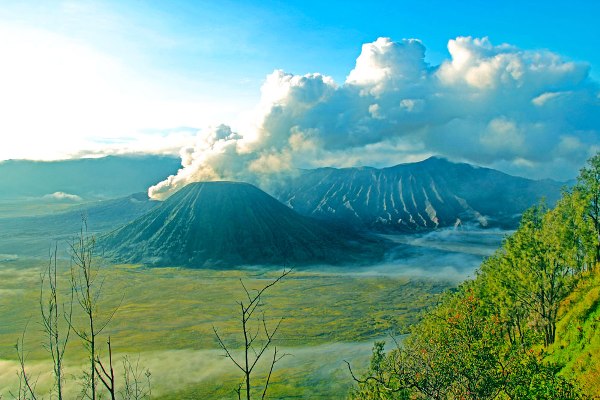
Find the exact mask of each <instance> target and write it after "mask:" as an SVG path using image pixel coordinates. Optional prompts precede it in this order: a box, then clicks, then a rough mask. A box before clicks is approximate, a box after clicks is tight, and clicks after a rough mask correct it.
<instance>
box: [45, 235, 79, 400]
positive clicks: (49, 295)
mask: <svg viewBox="0 0 600 400" xmlns="http://www.w3.org/2000/svg"><path fill="white" fill-rule="evenodd" d="M57 250H58V249H57V246H56V245H55V247H54V251H53V252H52V253H51V254H50V260H49V262H48V267H47V269H46V270H45V271H44V272H43V273H42V274H41V276H40V281H41V283H40V314H41V316H42V329H43V331H44V333H45V334H46V337H47V342H46V344H45V346H44V347H45V348H46V350H47V351H48V352H49V353H50V356H51V359H52V373H53V375H54V386H55V390H56V397H57V398H58V400H62V398H63V383H64V382H63V380H64V377H63V359H64V356H65V350H66V348H67V344H68V342H69V336H70V333H71V322H72V317H73V293H74V290H73V289H74V288H73V287H72V288H71V296H70V299H69V301H68V303H67V304H68V305H67V306H65V304H60V303H59V297H58V289H59V286H58V272H57V271H58V268H57V263H56V255H57ZM46 285H47V287H46ZM65 308H67V309H65ZM63 319H64V322H65V323H63V324H61V321H62V320H63ZM65 325H66V326H65Z"/></svg>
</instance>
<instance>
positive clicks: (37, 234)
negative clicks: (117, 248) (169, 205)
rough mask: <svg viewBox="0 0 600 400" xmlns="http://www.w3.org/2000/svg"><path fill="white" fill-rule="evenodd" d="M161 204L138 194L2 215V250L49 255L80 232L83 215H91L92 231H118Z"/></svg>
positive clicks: (96, 232)
mask: <svg viewBox="0 0 600 400" xmlns="http://www.w3.org/2000/svg"><path fill="white" fill-rule="evenodd" d="M159 204H160V202H158V201H154V200H150V199H148V195H147V194H146V193H137V194H132V195H130V196H126V197H122V198H119V199H111V200H101V201H94V202H89V203H85V204H80V205H74V206H71V207H70V208H69V209H68V210H67V211H61V212H56V213H49V214H45V215H38V216H32V217H14V218H0V253H8V254H20V255H28V256H34V257H45V256H46V255H47V254H48V249H49V248H50V247H53V246H54V244H55V242H56V241H58V242H60V243H63V242H64V241H67V242H69V241H70V240H71V239H72V238H73V237H74V236H76V235H77V234H78V233H79V231H80V229H81V217H82V215H83V216H85V217H86V218H87V221H88V229H89V233H92V234H98V233H100V232H103V231H104V232H106V231H111V230H114V229H115V228H117V227H119V226H122V225H124V224H126V223H127V222H130V221H132V220H134V219H136V218H138V217H139V216H141V215H143V214H145V213H146V212H148V211H150V210H151V209H152V208H154V207H156V206H157V205H159ZM61 246H62V245H61ZM62 256H66V254H62Z"/></svg>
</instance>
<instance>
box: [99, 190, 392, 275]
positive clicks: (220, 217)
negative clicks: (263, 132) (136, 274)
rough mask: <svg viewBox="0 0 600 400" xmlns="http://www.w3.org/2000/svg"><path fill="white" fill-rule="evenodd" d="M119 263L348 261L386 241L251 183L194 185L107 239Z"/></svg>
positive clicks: (368, 255) (374, 253) (368, 256)
mask: <svg viewBox="0 0 600 400" xmlns="http://www.w3.org/2000/svg"><path fill="white" fill-rule="evenodd" d="M99 243H100V245H101V247H102V248H103V249H104V251H105V254H106V255H108V256H110V257H112V258H113V259H114V260H116V261H118V262H131V263H145V264H152V265H171V266H187V267H214V268H222V267H234V266H240V265H263V264H277V265H307V264H320V263H324V264H344V263H353V262H359V261H361V260H371V261H372V260H374V259H379V258H381V257H382V256H383V251H384V248H383V242H382V241H380V240H376V239H369V238H366V237H364V236H362V235H359V234H355V233H352V232H350V231H348V230H336V229H334V228H331V227H326V226H324V225H323V224H322V223H319V222H318V221H315V220H313V219H310V218H306V217H303V216H300V215H298V214H297V213H296V212H294V211H293V210H291V209H290V208H288V207H286V206H284V205H283V204H281V203H280V202H278V201H277V200H276V199H274V198H273V197H271V196H269V195H268V194H266V193H264V192H263V191H261V190H260V189H258V188H256V187H255V186H252V185H250V184H247V183H234V182H200V183H192V184H190V185H188V186H186V187H184V188H183V189H181V190H180V191H179V192H177V193H175V194H174V195H173V196H171V197H170V198H169V199H167V200H166V201H164V202H163V203H162V204H161V205H160V206H158V207H156V208H154V209H152V210H151V211H149V212H148V213H146V214H144V215H143V216H141V217H139V218H138V219H136V220H135V221H133V222H131V223H129V224H127V225H125V226H123V227H122V228H119V229H117V230H116V231H114V232H112V233H110V234H108V235H106V236H104V237H102V238H101V239H100V242H99Z"/></svg>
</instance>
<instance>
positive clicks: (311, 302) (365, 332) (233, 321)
mask: <svg viewBox="0 0 600 400" xmlns="http://www.w3.org/2000/svg"><path fill="white" fill-rule="evenodd" d="M503 235H504V232H503V231H479V232H477V231H471V232H465V231H454V230H452V231H450V230H449V231H447V232H446V231H445V232H441V231H440V232H434V233H430V234H419V235H412V236H410V235H409V236H406V235H404V236H402V237H397V239H398V240H401V241H403V242H404V243H402V245H401V246H398V247H397V248H396V250H395V251H393V252H391V253H390V257H389V259H388V260H386V261H385V262H382V263H378V264H374V265H368V266H362V267H319V266H313V267H306V268H299V269H296V270H295V271H294V272H293V273H292V274H291V275H290V276H289V277H286V279H285V280H284V281H282V282H281V283H280V284H279V285H277V286H275V287H273V289H272V292H270V293H269V294H268V295H266V297H265V315H266V317H267V319H272V320H277V319H278V318H280V317H284V320H283V322H282V325H281V328H280V331H279V332H278V334H277V341H276V344H277V346H281V348H282V349H284V350H285V352H286V353H290V354H291V356H289V357H286V358H284V360H282V361H281V364H278V365H277V368H276V371H275V375H274V377H273V379H274V383H273V386H272V390H273V393H274V396H275V394H277V395H276V396H275V397H276V398H291V397H287V396H291V395H292V394H294V396H293V398H339V397H343V395H341V394H340V393H344V394H345V393H347V391H348V390H349V388H350V386H351V385H352V381H351V378H350V376H349V374H348V372H347V369H346V366H345V364H344V363H343V360H348V361H350V362H352V363H353V365H356V366H357V367H359V368H364V366H365V365H367V363H368V359H369V356H370V353H371V348H372V343H373V341H374V340H376V339H379V338H386V337H388V335H390V334H391V335H393V336H394V337H400V336H401V335H402V334H403V333H405V332H406V331H407V327H408V326H409V325H410V324H413V323H414V322H416V321H417V320H418V318H419V315H420V313H421V312H422V311H423V310H425V309H426V308H428V307H429V306H431V305H433V304H435V302H436V298H437V296H438V295H439V294H440V293H441V292H442V291H444V290H445V289H447V288H450V287H453V286H455V285H456V284H457V283H458V282H460V280H462V279H464V277H466V276H468V275H469V274H472V272H473V271H474V269H475V268H476V267H477V266H478V265H479V263H480V262H481V259H482V257H483V255H484V254H491V252H492V251H494V249H495V248H496V247H497V246H498V245H499V243H500V241H501V240H502V237H503ZM410 240H412V242H411V243H408V242H407V241H410ZM60 243H61V245H62V246H61V247H63V248H64V244H65V242H64V241H61V242H60ZM61 255H62V257H63V259H62V260H59V264H60V266H61V267H60V268H61V270H62V277H63V281H62V283H63V284H64V285H66V284H67V269H68V260H67V259H66V254H65V253H61ZM45 265H46V260H44V257H35V258H33V257H30V256H17V257H16V258H15V259H11V260H5V261H3V262H2V263H1V265H0V274H1V279H0V282H1V283H0V285H1V287H0V293H2V296H0V319H1V320H0V349H1V350H0V360H2V361H0V380H1V381H2V382H11V381H12V382H14V379H15V377H16V376H15V374H14V368H15V358H16V353H15V351H14V343H15V341H16V340H17V338H18V337H19V336H20V335H21V333H22V330H23V329H24V327H25V325H27V326H28V328H27V335H26V347H27V353H28V363H30V364H31V365H32V368H33V370H37V371H41V370H42V369H43V367H42V366H41V365H44V360H45V359H46V357H47V354H46V353H45V352H44V350H43V349H42V348H41V346H40V342H41V339H42V338H41V333H40V327H39V324H38V322H37V321H38V320H39V311H38V309H39V304H38V298H39V273H40V271H41V268H43V267H44V266H45ZM279 272H280V271H279V270H278V268H277V267H268V268H264V267H261V268H259V267H253V268H245V269H233V270H226V271H224V270H211V269H209V270H207V269H200V270H192V269H182V268H147V267H143V266H140V265H131V264H120V265H111V264H110V263H108V262H106V263H104V264H103V266H102V268H101V274H102V275H103V277H104V279H105V281H104V288H103V296H102V299H103V300H102V303H101V304H100V309H101V310H103V311H102V312H103V313H104V315H106V313H110V310H112V309H113V308H114V307H116V306H118V305H119V304H121V305H120V306H119V308H118V310H117V313H116V314H115V317H114V320H113V321H112V322H111V323H110V325H109V326H108V328H107V331H106V335H110V336H111V340H112V341H113V346H114V350H115V352H116V355H117V356H116V358H117V359H118V358H119V357H120V356H122V355H123V354H128V355H129V356H130V357H133V358H136V357H138V355H139V357H140V364H141V365H144V366H145V367H148V368H150V369H151V373H152V387H153V395H154V396H155V398H164V399H175V398H190V399H191V398H199V397H200V398H215V399H216V398H230V397H231V395H232V390H233V389H234V388H235V387H236V385H237V383H238V382H239V371H236V369H235V368H234V367H233V366H232V365H231V364H230V363H229V360H226V359H224V358H223V357H222V351H220V350H219V349H218V345H217V342H216V339H215V336H214V332H213V326H215V327H217V328H218V329H219V331H220V332H223V333H225V336H226V337H227V339H228V340H232V341H233V343H239V326H238V325H239V321H238V316H237V313H238V306H237V304H236V300H239V299H242V298H243V297H242V296H243V289H242V287H241V285H240V279H242V280H243V281H244V284H246V285H247V286H248V287H249V288H257V287H261V285H263V284H264V282H266V281H268V280H269V279H272V277H274V276H277V274H278V273H279ZM236 341H237V342H236ZM388 342H389V343H391V342H392V341H391V340H390V339H389V337H388ZM82 357H83V353H82V346H81V344H80V343H79V342H77V341H76V340H72V343H71V345H70V346H69V349H68V356H67V358H68V359H69V362H68V364H69V365H71V366H73V365H81V364H82V362H83V360H82ZM38 366H39V367H38ZM209 366H210V368H209ZM119 368H120V365H119ZM69 371H71V373H72V374H75V375H76V372H77V371H78V368H77V367H72V368H71V369H69ZM70 379H72V378H70ZM43 381H44V375H43V374H42V375H40V382H43ZM2 386H3V387H7V388H8V387H9V386H8V385H4V384H3V385H2ZM42 387H43V385H41V386H40V388H42ZM4 393H5V394H6V390H4ZM298 396H300V397H298Z"/></svg>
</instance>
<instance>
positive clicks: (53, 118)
mask: <svg viewBox="0 0 600 400" xmlns="http://www.w3.org/2000/svg"><path fill="white" fill-rule="evenodd" d="M598 15H600V3H599V2H594V1H577V0H575V1H569V2H548V1H520V2H516V1H497V2H496V1H488V2H480V1H461V2H448V1H423V2H416V1H411V2H407V1H379V2H358V1H343V2H335V1H329V2H322V1H319V2H317V1H285V2H284V1H256V2H252V1H244V2H238V1H169V2H159V1H47V2H44V1H35V2H33V1H32V2H29V1H10V0H5V1H3V4H2V7H1V8H0V52H1V53H3V59H4V60H6V61H7V62H4V63H3V64H4V65H3V66H1V67H0V85H2V87H4V88H5V90H3V91H2V94H0V107H1V108H2V109H4V112H5V115H6V116H7V118H3V119H2V122H0V132H1V133H0V134H1V135H2V142H3V143H2V144H3V146H0V147H1V148H2V150H0V159H8V158H37V159H54V158H65V157H77V156H90V155H94V154H95V155H102V154H107V153H117V154H118V153H128V152H152V153H160V152H164V153H169V154H176V153H177V152H178V151H179V149H180V148H182V147H186V146H194V143H196V142H197V140H198V135H197V131H198V130H200V131H201V132H212V131H210V128H208V127H209V126H212V127H216V126H218V124H220V123H225V124H227V125H229V126H231V127H232V128H233V130H234V131H236V132H239V133H240V134H241V135H247V136H252V135H254V136H256V135H258V136H260V135H261V129H262V131H264V126H262V125H261V123H262V122H261V121H258V122H257V121H256V116H257V114H259V115H262V116H265V115H266V113H267V114H268V110H267V111H265V107H267V108H268V107H269V105H268V104H267V105H266V106H265V101H264V98H265V95H264V93H262V92H261V87H263V85H264V84H265V78H266V76H267V75H269V74H271V73H272V72H273V71H274V70H277V69H280V70H283V71H285V72H286V73H288V74H293V75H295V76H302V75H304V74H308V73H319V74H322V75H324V76H330V77H331V78H332V79H333V81H334V82H335V84H336V85H339V86H344V85H345V81H346V78H347V76H348V75H349V74H350V72H351V71H352V70H353V69H354V68H355V66H356V59H357V57H358V56H359V55H360V54H361V46H362V45H363V44H366V43H373V42H375V41H376V40H377V39H378V38H380V37H389V38H391V40H392V41H397V42H400V41H402V40H403V39H408V38H416V39H420V41H421V42H422V45H423V46H424V48H425V61H426V62H427V63H429V66H430V67H431V66H432V67H436V66H438V65H440V64H441V63H443V62H447V61H449V60H450V59H451V55H450V54H449V52H448V49H447V46H448V42H449V40H451V39H456V38H457V37H461V36H471V37H473V38H484V37H488V38H489V42H490V43H491V45H492V46H500V45H502V44H504V43H507V44H509V45H511V46H513V47H514V49H515V50H514V51H513V54H515V55H516V54H518V53H519V52H522V51H532V52H533V51H538V50H544V49H545V50H549V51H550V52H552V53H553V54H556V55H557V56H559V57H560V59H561V62H563V63H567V62H571V61H573V62H578V63H580V64H578V65H579V66H585V65H586V64H587V65H588V66H589V67H590V68H591V69H589V70H588V71H587V72H586V73H587V74H589V76H588V77H587V78H586V79H585V81H586V83H585V84H583V85H584V86H586V88H587V89H586V93H587V94H586V96H588V97H590V96H591V98H593V96H594V95H593V94H591V95H590V93H591V92H590V90H591V91H592V92H593V91H594V89H591V88H592V87H593V85H594V82H595V81H597V79H598V77H599V76H600V73H599V72H598V71H599V70H600V55H599V53H598V51H597V50H598V49H600V28H599V27H598V23H597V20H596V19H597V16H598ZM485 46H487V45H485ZM485 46H484V47H485ZM488 47H489V46H488ZM494 49H495V50H490V51H493V52H494V53H495V54H496V53H498V52H499V51H500V52H501V51H503V50H499V48H496V47H494ZM486 51H487V50H486ZM530 58H531V57H530ZM574 79H575V78H574ZM578 79H579V78H578ZM561 82H562V81H561ZM577 82H578V83H576V84H573V85H574V86H573V88H567V87H562V86H561V90H562V92H563V93H571V92H573V91H574V90H575V89H577V90H579V89H581V85H582V83H581V79H579V80H577ZM563 83H564V82H563ZM563 83H561V85H562V84H563ZM548 85H549V87H548V92H552V93H554V92H555V91H556V90H555V89H556V88H554V86H556V83H552V82H550V83H548ZM553 85H554V86H553ZM590 85H591V86H590ZM263 89H264V87H263ZM543 92H544V90H542V89H539V93H538V94H542V93H543ZM578 98H582V97H581V96H579V97H578ZM412 100H413V99H407V101H412ZM278 101H279V100H278ZM592 103H594V102H593V101H592ZM592 103H590V102H589V101H588V102H587V103H586V104H587V106H586V107H587V108H585V107H584V108H585V109H586V110H592V111H593V110H595V107H596V104H595V103H594V104H592ZM374 104H375V103H373V104H371V105H374ZM407 104H408V103H407ZM590 104H591V105H590ZM271 106H272V104H271ZM261 107H262V108H261ZM590 107H591V108H590ZM508 114H510V113H509V112H504V111H503V114H501V115H500V114H498V115H490V116H488V117H486V118H488V121H487V122H488V123H493V122H494V121H504V120H506V121H508V122H511V121H513V120H514V122H515V123H516V122H519V121H516V119H515V118H516V117H514V116H512V114H511V115H508ZM460 118H462V117H459V118H458V119H460ZM503 118H504V119H503ZM581 118H583V120H585V121H579V123H578V124H576V125H577V130H578V131H581V132H583V131H585V132H587V133H585V134H584V133H580V135H583V139H582V137H578V136H577V135H575V136H574V138H575V139H577V140H578V141H579V142H580V144H582V143H583V144H584V145H585V146H587V147H588V148H589V147H590V143H589V142H590V141H591V143H592V145H594V144H595V141H596V139H597V134H598V126H596V120H595V119H594V118H592V117H590V118H588V117H587V116H584V117H581ZM263 122H264V121H263ZM480 122H481V121H480ZM483 122H486V121H483ZM483 122H481V123H483ZM256 125H260V126H259V127H258V128H256ZM296 125H298V124H296ZM296 125H294V126H296ZM299 125H302V124H299ZM488 125H489V124H488ZM584 125H585V127H584ZM250 126H254V128H251V127H250ZM461 126H462V125H461ZM482 126H483V125H482ZM486 126H487V125H486ZM257 129H258V130H257ZM307 129H308V128H307ZM403 129H404V128H403ZM461 129H462V128H461ZM469 129H472V128H469ZM252 130H254V131H255V132H253V133H252V132H249V131H252ZM467 130H468V129H467ZM213 131H214V129H213ZM589 132H592V133H591V134H590V133H589ZM263 133H264V132H263ZM210 134H212V133H209V134H208V135H209V136H210ZM287 134H288V136H289V132H288V133H287ZM568 134H569V132H563V133H562V134H561V135H562V136H560V137H561V138H563V137H567V136H568ZM590 135H591V136H590ZM286 137H287V136H286ZM569 138H570V136H569V137H568V138H567V139H568V140H571V139H569ZM586 138H587V139H586ZM480 139H481V138H480ZM484 139H485V138H484ZM575 139H573V140H572V141H571V142H569V143H571V144H570V145H569V146H571V147H572V146H575V145H576V144H577V143H575V142H574V141H575ZM411 140H413V141H414V140H417V139H414V138H413V139H411ZM482 140H483V139H482ZM485 140H487V139H485ZM536 140H537V139H536ZM586 140H587V141H588V142H586ZM486 143H488V144H489V143H491V142H490V141H489V140H488V142H486ZM573 143H575V144H573ZM366 145H368V146H371V147H370V148H369V151H371V152H373V153H372V155H371V157H370V159H369V158H364V159H355V158H352V159H353V160H354V161H353V162H355V163H359V164H360V163H371V164H377V163H378V162H377V161H378V160H381V161H379V163H380V164H384V163H387V162H392V161H393V160H392V159H391V158H390V156H389V153H390V152H392V149H391V148H390V147H389V146H388V147H387V148H384V147H385V146H384V145H383V144H381V143H380V142H369V143H367V144H366ZM413 145H414V143H413ZM525 145H527V143H524V144H523V146H525ZM373 146H380V147H381V148H384V149H383V150H382V151H381V158H377V157H378V153H377V152H376V151H375V150H373ZM427 146H428V145H427V144H426V143H425V144H424V145H422V146H413V149H416V148H418V149H419V151H413V153H411V154H414V156H413V157H412V158H411V157H409V154H408V153H409V151H408V150H407V152H406V153H407V154H402V155H401V156H400V157H399V159H398V162H402V161H410V160H412V159H414V158H418V157H421V156H425V155H427V154H432V153H444V152H443V151H440V149H437V148H431V149H429V148H427ZM238 147H239V143H238ZM355 147H356V146H355ZM592 147H593V146H592ZM354 151H356V152H360V151H362V150H361V149H356V148H354ZM503 151H504V152H505V153H506V154H505V155H503V156H502V157H499V158H497V159H492V158H493V157H492V158H490V160H488V162H486V159H477V158H476V157H472V156H469V155H468V154H466V153H465V154H459V153H456V154H454V153H452V152H449V153H448V154H442V155H447V156H450V157H451V158H456V159H461V160H465V161H472V162H478V163H483V164H487V165H490V166H494V167H499V168H503V169H504V170H507V171H509V172H519V171H521V172H522V173H523V174H527V173H528V172H527V169H529V170H532V169H535V168H537V167H538V166H539V165H538V164H539V163H540V162H541V161H539V160H530V159H528V158H527V157H525V156H524V155H523V154H525V153H523V154H516V152H513V153H515V154H512V153H511V154H512V155H511V154H508V153H510V152H508V150H507V149H504V150H503ZM557 154H558V153H557ZM561 154H562V153H561ZM327 157H328V158H327V159H328V160H330V161H331V162H332V163H333V164H336V165H338V164H343V163H340V162H339V158H336V157H334V156H333V155H332V154H329V153H328V154H327ZM558 157H559V158H560V157H562V158H564V157H565V156H564V155H562V156H560V155H559V156H558ZM579 161H580V160H578V162H579ZM290 163H292V164H293V166H312V165H313V164H314V163H311V162H310V160H308V159H307V158H303V159H302V160H300V161H296V160H292V161H290ZM519 165H520V166H521V167H519ZM524 165H525V166H528V167H527V168H525V167H523V166H524ZM573 169H574V167H572V168H571V172H572V170H573ZM545 174H546V175H553V174H554V175H556V174H555V173H554V172H553V171H552V170H551V168H550V169H548V170H547V172H545ZM542 175H543V174H542Z"/></svg>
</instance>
